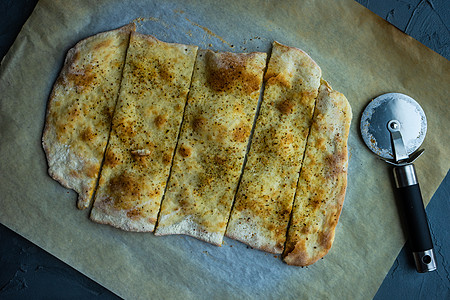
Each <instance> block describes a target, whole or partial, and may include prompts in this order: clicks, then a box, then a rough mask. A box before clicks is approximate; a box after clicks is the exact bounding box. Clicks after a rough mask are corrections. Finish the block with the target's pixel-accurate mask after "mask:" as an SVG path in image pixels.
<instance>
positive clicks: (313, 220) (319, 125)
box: [283, 80, 352, 266]
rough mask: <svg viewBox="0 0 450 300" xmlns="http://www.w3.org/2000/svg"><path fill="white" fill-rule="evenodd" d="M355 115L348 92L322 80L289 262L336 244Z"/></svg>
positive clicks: (305, 261)
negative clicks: (345, 93)
mask: <svg viewBox="0 0 450 300" xmlns="http://www.w3.org/2000/svg"><path fill="white" fill-rule="evenodd" d="M351 118H352V112H351V108H350V104H349V103H348V101H347V99H346V98H345V96H344V95H342V94H341V93H339V92H336V91H334V90H332V89H331V87H330V86H329V85H328V83H327V82H326V81H324V80H322V82H321V85H320V90H319V97H318V99H317V104H316V108H315V112H314V119H313V124H312V126H311V133H310V135H309V137H308V142H307V145H306V151H305V158H304V161H303V166H302V170H301V173H300V179H299V182H298V187H297V192H296V196H295V202H294V208H293V212H292V219H291V221H290V226H289V231H288V236H287V241H286V249H285V251H284V254H283V256H284V258H283V259H284V261H285V262H286V263H288V264H290V265H298V266H307V265H310V264H313V263H314V262H316V261H317V260H318V259H320V258H321V257H323V256H324V255H325V254H327V252H328V250H329V249H330V248H331V245H332V243H333V240H334V234H335V229H336V225H337V222H338V220H339V215H340V213H341V210H342V205H343V202H344V198H345V190H346V187H347V167H348V150H347V139H348V135H349V131H350V122H351Z"/></svg>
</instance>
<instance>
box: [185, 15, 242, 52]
mask: <svg viewBox="0 0 450 300" xmlns="http://www.w3.org/2000/svg"><path fill="white" fill-rule="evenodd" d="M185 19H186V20H187V21H189V23H191V24H192V25H194V26H197V27H199V28H200V29H202V30H203V31H204V32H206V34H208V35H209V36H211V37H214V38H216V39H219V40H220V41H221V42H222V43H224V44H225V45H227V46H228V47H230V48H234V46H233V45H231V44H230V43H228V42H227V41H225V40H224V39H223V38H222V37H221V36H219V35H217V34H215V33H214V32H212V31H211V30H210V29H209V28H207V27H205V26H202V25H200V24H197V23H195V22H194V21H191V20H189V19H188V18H185Z"/></svg>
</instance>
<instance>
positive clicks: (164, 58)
mask: <svg viewBox="0 0 450 300" xmlns="http://www.w3.org/2000/svg"><path fill="white" fill-rule="evenodd" d="M197 48H198V47H197V46H188V45H181V44H170V43H164V42H161V41H159V40H157V39H156V38H154V37H152V36H149V35H144V34H140V33H132V34H131V38H130V46H129V48H128V52H127V59H126V63H125V67H124V72H123V79H122V85H121V89H120V95H119V100H118V102H117V107H116V110H115V113H114V118H113V126H112V131H111V135H110V140H109V144H108V148H107V151H106V154H105V162H104V165H103V168H102V172H101V176H100V181H99V187H98V190H97V192H96V195H95V202H94V207H93V209H92V211H91V219H92V220H94V221H96V222H99V223H105V224H109V225H112V226H115V227H118V228H121V229H124V230H130V231H153V230H154V227H155V224H156V219H157V216H158V212H159V207H160V203H161V199H162V197H163V193H164V189H165V186H166V183H167V179H168V177H169V171H170V165H171V162H172V157H173V154H174V151H175V147H176V142H177V136H178V132H179V130H180V125H181V121H182V118H183V110H184V107H185V104H186V99H187V95H188V91H189V84H190V82H191V76H192V70H193V67H194V62H195V57H196V53H197Z"/></svg>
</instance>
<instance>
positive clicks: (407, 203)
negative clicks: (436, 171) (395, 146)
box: [394, 164, 436, 273]
mask: <svg viewBox="0 0 450 300" xmlns="http://www.w3.org/2000/svg"><path fill="white" fill-rule="evenodd" d="M394 178H395V184H396V188H397V197H398V198H399V199H398V200H399V201H400V205H401V206H402V209H403V212H404V215H405V223H406V227H407V231H408V238H409V241H410V243H411V248H412V251H413V255H414V260H415V262H416V269H417V271H418V272H420V273H424V272H429V271H433V270H436V258H435V255H434V250H433V242H432V240H431V235H430V228H429V227H428V221H427V215H426V213H425V208H424V206H423V201H422V194H421V192H420V187H419V183H418V181H417V175H416V170H415V169H414V165H413V164H408V165H404V166H398V167H395V168H394Z"/></svg>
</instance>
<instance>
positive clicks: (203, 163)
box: [155, 50, 266, 245]
mask: <svg viewBox="0 0 450 300" xmlns="http://www.w3.org/2000/svg"><path fill="white" fill-rule="evenodd" d="M265 63H266V54H265V53H249V54H234V53H226V52H224V53H214V52H212V51H209V50H208V51H206V50H201V51H199V52H198V54H197V61H196V64H195V67H194V75H193V77H192V83H191V90H190V93H189V97H188V104H187V106H186V112H185V116H184V120H183V125H182V129H181V133H180V138H179V141H178V145H177V150H176V153H175V157H174V162H173V166H172V173H171V176H170V179H169V183H168V186H167V192H166V195H165V196H164V200H163V202H162V206H161V212H160V215H159V219H158V225H157V227H156V231H155V234H156V235H166V234H186V235H190V236H193V237H196V238H198V239H201V240H204V241H207V242H210V243H212V244H215V245H221V243H222V239H223V235H224V233H225V229H226V225H227V221H228V218H229V215H230V210H231V206H232V203H233V197H234V194H235V192H236V188H237V184H238V180H239V176H240V174H241V171H242V164H243V161H244V156H245V152H246V148H247V143H248V139H249V136H250V132H251V128H252V124H253V120H254V117H255V111H256V107H257V102H258V97H259V91H260V88H261V83H262V77H263V71H264V68H265Z"/></svg>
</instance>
